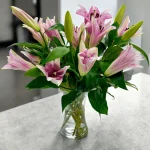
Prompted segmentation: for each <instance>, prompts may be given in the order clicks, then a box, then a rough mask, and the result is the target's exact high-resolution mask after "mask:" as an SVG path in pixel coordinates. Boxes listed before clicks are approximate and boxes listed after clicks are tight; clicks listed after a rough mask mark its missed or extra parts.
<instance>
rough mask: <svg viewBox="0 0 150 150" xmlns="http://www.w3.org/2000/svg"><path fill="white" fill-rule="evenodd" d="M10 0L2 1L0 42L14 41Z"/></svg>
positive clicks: (0, 6) (0, 7)
mask: <svg viewBox="0 0 150 150" xmlns="http://www.w3.org/2000/svg"><path fill="white" fill-rule="evenodd" d="M10 5H11V4H10V0H0V41H6V40H11V39H12V32H11V28H10V26H11V21H12V20H11V13H10V12H11V10H10Z"/></svg>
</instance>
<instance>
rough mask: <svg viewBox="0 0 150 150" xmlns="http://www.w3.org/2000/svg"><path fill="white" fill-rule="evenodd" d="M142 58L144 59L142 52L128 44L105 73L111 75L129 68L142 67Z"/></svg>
mask: <svg viewBox="0 0 150 150" xmlns="http://www.w3.org/2000/svg"><path fill="white" fill-rule="evenodd" d="M140 60H142V56H141V54H140V53H139V52H138V51H135V50H134V49H133V47H132V46H128V47H127V49H126V50H123V51H122V52H121V54H120V55H119V56H118V58H117V59H116V60H114V61H113V62H112V64H111V65H110V66H109V67H108V68H107V70H106V71H105V73H104V75H105V76H107V77H109V76H112V75H114V74H116V73H118V72H120V71H122V70H125V69H128V68H136V67H142V66H140Z"/></svg>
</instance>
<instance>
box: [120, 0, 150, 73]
mask: <svg viewBox="0 0 150 150" xmlns="http://www.w3.org/2000/svg"><path fill="white" fill-rule="evenodd" d="M122 4H126V7H127V10H126V15H129V17H130V20H131V24H135V23H137V22H138V21H141V20H143V21H144V24H143V27H142V30H143V33H144V34H143V35H142V36H141V37H137V38H136V39H133V41H134V42H135V43H136V44H137V45H139V46H141V47H142V48H143V49H144V50H145V51H146V53H147V54H148V55H150V42H149V39H150V29H149V27H150V17H149V14H150V8H149V6H150V1H148V0H118V8H119V7H120V6H121V5H122ZM141 64H142V65H143V66H144V67H143V68H142V69H138V70H134V72H135V73H137V72H140V71H142V72H144V73H149V74H150V69H149V67H148V65H147V62H146V61H142V62H141Z"/></svg>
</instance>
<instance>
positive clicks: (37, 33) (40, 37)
mask: <svg viewBox="0 0 150 150" xmlns="http://www.w3.org/2000/svg"><path fill="white" fill-rule="evenodd" d="M22 27H24V28H26V29H28V30H29V31H30V32H31V33H32V36H33V38H34V39H35V40H37V41H38V42H39V43H40V44H41V45H42V46H43V47H45V46H46V45H45V42H44V39H43V38H42V36H41V34H40V33H39V32H37V31H35V30H34V29H32V28H31V27H29V26H27V25H25V24H24V25H23V26H22Z"/></svg>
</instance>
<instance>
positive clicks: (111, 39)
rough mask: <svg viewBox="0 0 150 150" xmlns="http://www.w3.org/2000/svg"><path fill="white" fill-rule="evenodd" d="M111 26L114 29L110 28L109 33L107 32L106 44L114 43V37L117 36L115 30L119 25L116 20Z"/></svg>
mask: <svg viewBox="0 0 150 150" xmlns="http://www.w3.org/2000/svg"><path fill="white" fill-rule="evenodd" d="M112 26H115V27H116V29H114V30H111V31H110V32H109V33H108V36H107V38H106V39H107V44H108V46H112V45H114V42H115V40H116V38H117V37H118V33H117V30H118V28H119V25H118V23H117V22H115V23H114V24H112Z"/></svg>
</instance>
